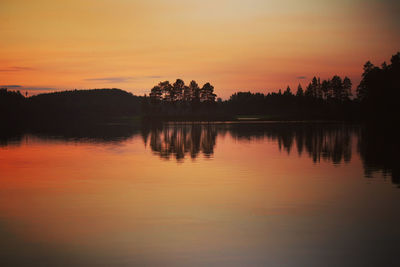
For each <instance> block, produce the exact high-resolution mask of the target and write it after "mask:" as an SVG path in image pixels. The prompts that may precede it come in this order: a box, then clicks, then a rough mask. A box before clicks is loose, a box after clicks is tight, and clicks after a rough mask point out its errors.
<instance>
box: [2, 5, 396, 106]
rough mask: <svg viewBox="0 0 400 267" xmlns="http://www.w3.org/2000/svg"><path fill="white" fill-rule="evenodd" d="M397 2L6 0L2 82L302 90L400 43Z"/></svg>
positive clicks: (45, 88) (15, 85) (54, 86)
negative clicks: (177, 84)
mask: <svg viewBox="0 0 400 267" xmlns="http://www.w3.org/2000/svg"><path fill="white" fill-rule="evenodd" d="M398 14H400V2H399V1H396V0H384V1H377V0H347V1H345V0H335V1H327V0H304V1H299V0H245V1H244V0H243V1H239V0H230V1H227V0H219V1H215V0H168V1H167V0H146V1H136V0H68V1H50V0H35V1H31V0H0V18H1V22H0V36H1V41H0V87H8V88H10V89H19V90H22V91H24V92H25V91H28V93H29V94H36V93H41V92H51V91H56V90H69V89H88V88H121V89H123V90H127V91H129V92H132V93H134V94H137V95H143V94H148V93H149V91H150V89H151V88H152V87H153V86H154V85H155V84H157V83H158V82H160V81H163V80H169V81H171V82H174V81H175V80H176V79H177V78H181V79H183V80H184V81H185V82H186V83H187V84H188V83H189V82H190V81H191V80H193V79H194V80H196V81H197V82H198V83H199V84H200V85H202V84H204V83H206V82H210V83H211V84H212V85H214V87H215V92H216V93H217V95H218V96H220V97H222V98H224V99H226V98H228V97H229V96H230V95H231V94H232V93H234V92H237V91H252V92H263V93H266V92H270V91H276V90H278V89H280V88H282V89H285V88H286V87H287V86H288V85H289V86H291V87H292V88H293V89H294V90H295V88H297V85H298V84H299V83H301V84H302V85H303V86H305V85H306V84H307V83H308V82H309V81H310V80H311V79H312V77H313V76H314V75H315V76H320V77H321V78H322V79H325V78H329V77H332V76H333V75H336V74H337V75H340V76H345V75H347V76H349V77H350V78H351V79H352V81H353V89H354V88H355V87H356V86H357V85H358V83H359V81H360V76H361V73H362V65H363V64H364V63H365V62H366V61H367V60H371V61H372V62H373V63H375V64H376V65H379V64H381V63H382V62H383V61H389V60H390V57H391V55H393V54H395V53H396V52H398V51H399V50H400V18H399V16H398Z"/></svg>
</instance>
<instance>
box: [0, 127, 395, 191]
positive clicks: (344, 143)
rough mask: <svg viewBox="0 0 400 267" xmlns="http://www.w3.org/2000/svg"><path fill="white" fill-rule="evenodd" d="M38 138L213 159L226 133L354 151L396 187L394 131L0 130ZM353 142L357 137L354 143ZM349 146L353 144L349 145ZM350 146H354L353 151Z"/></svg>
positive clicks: (316, 158) (343, 155) (297, 148)
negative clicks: (133, 144) (134, 143)
mask: <svg viewBox="0 0 400 267" xmlns="http://www.w3.org/2000/svg"><path fill="white" fill-rule="evenodd" d="M27 133H28V134H30V135H34V136H37V137H40V138H41V139H43V138H44V139H54V138H55V139H62V140H66V141H69V140H74V141H77V142H95V143H106V142H124V141H125V140H127V139H129V138H131V137H132V136H134V135H137V134H140V135H141V136H142V139H143V142H144V143H145V145H146V146H147V145H148V146H149V147H150V149H151V150H152V151H153V152H154V153H155V154H157V155H159V156H160V157H161V158H163V159H170V158H175V159H176V160H177V161H178V162H182V161H183V160H184V158H185V157H190V158H192V159H196V158H197V157H199V155H203V156H204V157H212V155H213V154H214V149H215V145H216V142H217V136H220V137H223V136H225V135H226V134H229V135H230V136H231V137H233V138H234V139H237V140H240V141H246V142H264V141H265V140H269V141H272V142H273V143H275V144H276V145H277V146H278V147H279V149H280V150H281V151H282V152H284V153H287V154H291V153H297V154H298V155H299V156H304V155H306V156H307V157H309V158H310V159H311V160H312V161H313V162H315V163H319V162H321V161H326V162H331V163H333V164H343V163H344V164H346V163H348V162H350V160H351V158H352V152H354V151H355V150H357V151H356V152H358V153H359V155H360V158H361V161H362V163H363V167H364V171H365V176H366V177H372V176H373V174H374V173H375V172H377V171H379V172H382V173H383V175H384V176H391V178H392V182H393V183H395V184H399V185H400V177H399V169H398V165H397V159H398V156H397V153H398V151H400V148H399V141H398V137H397V132H396V131H394V130H393V129H386V128H382V127H381V128H377V127H367V126H363V127H360V126H352V125H348V124H327V123H326V124H324V123H258V124H257V123H237V124H235V123H233V124H196V123H193V124H180V125H176V124H175V125H173V124H172V125H171V124H170V125H169V124H159V125H142V127H138V126H132V125H123V124H112V125H110V124H107V125H98V124H96V125H89V124H88V125H81V124H79V127H78V126H75V127H74V126H73V125H72V126H71V125H68V127H61V128H60V127H51V128H50V127H48V128H40V129H31V130H30V131H28V132H26V131H22V130H14V131H5V130H4V131H1V132H0V147H6V146H9V145H18V144H20V143H21V142H22V140H23V139H24V138H23V137H24V135H25V134H27ZM354 140H356V141H354ZM352 144H354V147H352ZM352 149H354V150H352Z"/></svg>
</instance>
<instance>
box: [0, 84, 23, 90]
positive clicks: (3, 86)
mask: <svg viewBox="0 0 400 267" xmlns="http://www.w3.org/2000/svg"><path fill="white" fill-rule="evenodd" d="M0 87H1V88H13V89H14V88H22V85H18V84H4V85H0Z"/></svg>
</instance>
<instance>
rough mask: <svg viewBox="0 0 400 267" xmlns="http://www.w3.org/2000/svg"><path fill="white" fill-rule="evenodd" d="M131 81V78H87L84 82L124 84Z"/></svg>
mask: <svg viewBox="0 0 400 267" xmlns="http://www.w3.org/2000/svg"><path fill="white" fill-rule="evenodd" d="M132 80H133V77H102V78H88V79H85V81H94V82H105V83H126V82H130V81H132Z"/></svg>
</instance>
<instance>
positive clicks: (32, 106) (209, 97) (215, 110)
mask: <svg viewBox="0 0 400 267" xmlns="http://www.w3.org/2000/svg"><path fill="white" fill-rule="evenodd" d="M216 99H217V95H216V94H215V93H214V86H212V85H211V84H210V83H206V84H204V85H203V86H202V87H201V88H200V86H199V85H198V84H197V83H196V82H195V81H191V82H190V83H189V85H185V83H184V81H183V80H181V79H177V80H176V81H175V83H173V84H171V83H170V82H169V81H163V82H160V83H159V84H158V85H156V86H154V87H153V88H152V89H151V92H150V95H149V96H143V97H140V96H134V95H133V94H131V93H128V92H126V91H123V90H120V89H115V88H114V89H94V90H73V91H64V92H56V93H48V94H40V95H36V96H32V97H29V98H26V97H24V96H23V95H22V94H21V93H20V92H14V91H8V90H7V89H6V88H3V89H0V119H1V124H0V125H11V124H15V123H21V124H24V123H42V124H45V123H53V122H54V123H56V122H62V121H77V120H82V119H90V120H104V119H108V118H111V117H114V118H115V117H124V116H126V117H132V116H134V115H140V116H141V117H142V118H143V119H144V120H234V119H237V118H238V117H246V116H250V117H248V118H256V119H262V120H364V121H371V122H374V123H375V122H384V123H387V122H391V121H396V122H397V121H399V116H398V115H397V114H400V113H399V111H400V110H399V109H400V108H399V106H400V105H398V103H397V102H398V100H399V99H400V53H397V54H396V55H393V56H392V58H391V61H390V63H389V64H387V63H383V64H382V66H381V67H377V66H374V65H373V64H372V63H371V62H369V61H368V62H367V63H366V64H365V65H364V73H363V74H362V80H361V82H360V84H359V85H358V87H357V89H356V96H352V82H351V80H350V79H349V78H348V77H344V78H341V77H339V76H337V75H335V76H333V77H332V78H331V79H328V80H321V79H320V78H318V77H314V78H313V79H312V80H311V82H310V83H309V84H308V85H307V86H306V88H305V90H304V89H303V88H302V86H301V85H299V86H298V88H297V90H296V92H292V89H291V88H290V87H287V89H286V90H285V91H283V92H282V90H279V91H278V92H273V93H268V94H262V93H251V92H238V93H235V94H233V95H232V96H231V97H230V98H229V99H228V100H226V101H222V100H221V99H220V98H218V99H217V101H216Z"/></svg>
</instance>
